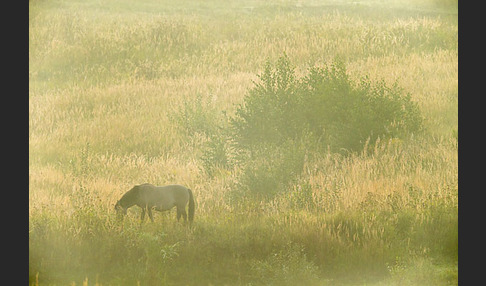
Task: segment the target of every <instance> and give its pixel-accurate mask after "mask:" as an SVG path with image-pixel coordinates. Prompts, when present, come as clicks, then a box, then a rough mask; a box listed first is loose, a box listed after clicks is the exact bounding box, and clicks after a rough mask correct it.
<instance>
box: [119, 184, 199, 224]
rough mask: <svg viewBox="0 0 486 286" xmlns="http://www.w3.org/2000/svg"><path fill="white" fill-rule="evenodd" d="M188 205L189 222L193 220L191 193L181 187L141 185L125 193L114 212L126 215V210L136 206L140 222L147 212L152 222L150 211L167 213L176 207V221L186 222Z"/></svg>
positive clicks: (192, 198)
mask: <svg viewBox="0 0 486 286" xmlns="http://www.w3.org/2000/svg"><path fill="white" fill-rule="evenodd" d="M187 204H189V207H188V213H189V222H192V221H193V220H194V197H193V195H192V191H191V190H190V189H188V188H186V187H184V186H181V185H168V186H154V185H152V184H142V185H137V186H134V187H133V188H132V189H131V190H129V191H128V192H126V193H125V194H124V195H123V196H122V197H121V199H120V200H118V201H117V202H116V204H115V210H116V211H117V212H118V213H119V214H123V215H126V214H127V209H128V208H130V207H132V206H134V205H137V206H139V207H140V208H142V214H141V217H140V219H141V222H140V224H142V223H143V220H144V218H145V212H148V215H149V217H150V220H151V221H152V222H153V221H154V218H153V216H152V209H154V210H156V211H160V212H162V211H167V210H170V209H172V208H173V207H177V221H179V219H180V218H181V216H182V217H183V218H184V221H187V216H188V215H187V213H186V205H187Z"/></svg>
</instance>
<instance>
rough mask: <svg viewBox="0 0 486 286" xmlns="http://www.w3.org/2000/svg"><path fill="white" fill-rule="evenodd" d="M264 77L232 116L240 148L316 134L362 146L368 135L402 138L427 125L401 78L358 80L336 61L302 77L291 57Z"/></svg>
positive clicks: (336, 146)
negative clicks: (397, 80) (400, 83)
mask: <svg viewBox="0 0 486 286" xmlns="http://www.w3.org/2000/svg"><path fill="white" fill-rule="evenodd" d="M259 78H260V82H259V83H255V86H254V88H253V89H251V90H250V91H249V94H248V95H247V96H246V97H245V100H244V103H243V104H242V105H240V106H239V107H238V109H237V113H236V116H235V117H234V118H233V119H232V125H233V128H234V131H235V134H234V136H235V140H236V142H237V144H238V146H239V147H240V148H243V149H248V150H250V151H251V150H252V149H253V148H254V147H255V146H259V145H262V144H267V143H274V144H281V143H282V142H285V141H287V140H289V139H292V140H295V139H298V138H302V137H304V136H306V134H308V133H309V134H311V135H312V136H313V140H314V141H316V142H319V144H320V145H321V147H324V150H325V149H327V148H328V147H329V148H330V149H331V150H332V151H335V152H339V151H342V150H346V151H359V150H361V149H362V148H363V146H364V144H365V143H366V141H367V139H368V138H370V139H371V142H370V143H371V144H372V143H373V142H374V141H375V140H376V139H377V138H378V137H382V138H383V137H401V136H404V135H406V134H408V133H411V132H416V131H419V130H420V129H421V126H422V119H421V116H420V112H419V109H418V106H417V105H416V104H415V103H414V102H413V101H411V97H410V94H404V91H403V89H402V88H400V87H399V86H398V85H397V84H396V83H395V84H393V85H392V86H391V87H389V86H387V85H386V83H385V82H384V81H380V82H378V83H375V84H374V83H371V82H370V80H369V79H368V78H366V77H365V78H364V79H362V80H361V81H360V82H359V83H358V84H356V83H354V82H353V81H352V80H351V79H350V78H349V76H348V74H347V71H346V67H345V65H344V63H342V62H341V61H339V60H336V61H335V62H334V63H332V64H330V65H329V66H326V67H324V68H319V67H313V68H311V69H310V70H309V73H308V75H307V76H304V77H303V78H300V79H299V78H296V76H295V72H294V69H293V68H292V66H291V64H290V63H289V60H288V58H287V56H285V55H284V56H283V57H281V58H280V59H279V60H278V62H277V64H276V67H275V68H273V67H272V66H271V65H270V64H268V63H267V65H266V67H265V70H264V72H263V73H262V74H261V75H260V76H259Z"/></svg>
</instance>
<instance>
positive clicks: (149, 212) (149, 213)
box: [147, 208, 154, 222]
mask: <svg viewBox="0 0 486 286" xmlns="http://www.w3.org/2000/svg"><path fill="white" fill-rule="evenodd" d="M147 211H148V215H149V218H150V220H151V221H152V222H154V217H153V215H152V208H148V209H147Z"/></svg>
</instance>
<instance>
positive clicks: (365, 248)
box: [29, 0, 458, 285]
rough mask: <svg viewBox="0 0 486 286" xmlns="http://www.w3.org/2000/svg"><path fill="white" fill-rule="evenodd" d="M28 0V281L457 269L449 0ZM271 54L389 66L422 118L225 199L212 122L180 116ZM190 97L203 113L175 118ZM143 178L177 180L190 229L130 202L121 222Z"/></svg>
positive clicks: (230, 104)
mask: <svg viewBox="0 0 486 286" xmlns="http://www.w3.org/2000/svg"><path fill="white" fill-rule="evenodd" d="M115 2H116V3H115ZM29 7H30V15H29V20H30V21H29V62H30V65H29V79H30V85H29V188H30V190H29V246H30V247H29V254H30V257H29V275H30V283H31V284H34V285H50V284H58V285H59V284H69V283H72V284H77V285H80V284H82V285H84V284H88V281H89V283H96V285H136V284H137V283H140V284H141V285H153V284H157V285H160V284H163V285H165V284H167V285H201V284H207V285H213V284H215V285H235V284H236V285H248V284H252V285H269V284H272V283H274V284H278V285H281V283H284V282H283V281H294V282H295V281H301V282H302V281H305V283H307V284H306V285H345V284H354V285H356V284H367V285H369V284H377V285H417V284H428V285H445V284H457V207H458V197H457V191H458V184H457V182H458V178H457V169H458V166H457V165H458V157H457V156H458V155H457V130H458V125H457V118H458V113H457V104H458V101H457V99H458V89H457V88H458V80H457V79H458V75H457V65H458V58H457V37H458V35H457V33H458V29H457V7H454V1H429V2H426V3H423V2H422V1H409V2H407V3H404V2H401V1H393V2H390V3H387V4H385V3H381V2H379V3H375V2H374V1H364V2H360V3H351V2H348V1H343V2H336V1H325V2H322V3H321V2H320V1H271V2H268V1H250V0H248V1H246V0H245V1H216V0H215V1H204V2H200V1H186V2H184V3H177V4H174V3H172V2H171V1H162V2H160V1H151V0H149V1H139V2H133V1H103V2H96V1H86V2H76V1H31V2H30V3H29ZM284 52H285V53H286V54H287V55H288V57H289V59H290V61H291V62H292V63H293V64H295V65H296V71H297V73H301V74H303V73H304V72H305V71H306V70H307V68H309V67H310V66H314V65H320V64H324V63H327V62H329V61H331V60H332V59H334V58H335V57H340V58H342V59H343V60H344V61H345V62H346V64H347V67H348V70H349V73H350V75H351V76H352V77H353V78H355V79H356V80H359V79H360V78H361V77H363V76H365V75H367V76H369V78H370V79H371V80H373V81H375V80H381V79H383V80H384V81H386V82H388V83H392V82H394V81H397V82H398V84H399V85H400V86H401V87H403V88H404V89H405V91H406V92H408V93H410V94H411V96H412V99H413V100H414V101H416V102H417V103H418V104H419V106H420V109H421V111H422V114H423V115H424V117H425V125H426V132H425V133H424V134H422V135H417V136H414V137H411V138H407V139H405V140H398V139H393V140H390V141H385V140H384V141H382V142H380V143H379V144H376V145H375V146H373V147H367V148H365V150H363V152H361V153H358V154H352V155H349V156H343V155H338V154H321V156H317V157H314V158H313V159H312V160H311V159H309V160H307V161H306V162H305V164H304V170H303V171H302V174H301V176H300V177H299V179H298V181H297V182H296V183H295V184H294V185H293V186H292V187H291V190H290V191H288V192H281V193H279V195H277V196H276V197H275V198H273V199H271V200H268V201H257V200H255V199H253V198H245V199H243V200H241V199H240V200H235V199H234V195H235V194H237V193H238V192H239V189H238V186H239V185H238V183H239V178H240V177H239V175H240V172H241V170H240V169H239V168H238V166H236V167H235V168H233V169H218V170H217V172H216V173H215V175H213V176H208V174H207V173H206V172H205V171H204V167H203V164H202V161H201V155H202V154H203V152H204V148H205V144H206V142H207V141H208V135H207V134H206V133H205V132H204V130H202V129H198V128H194V129H191V130H189V129H188V128H186V127H187V126H184V124H194V126H207V125H209V124H210V123H211V122H217V121H218V120H223V118H224V114H223V112H225V113H226V114H227V115H228V116H231V115H233V114H234V112H235V108H236V105H237V104H239V103H241V102H242V101H243V98H244V96H245V95H246V93H247V91H248V89H249V88H251V87H252V86H253V83H252V81H254V80H257V76H256V75H257V74H259V73H260V72H261V71H262V70H263V67H264V64H265V61H267V60H270V61H275V60H276V59H277V58H278V57H280V56H281V55H282V54H283V53H284ZM196 98H199V99H200V102H201V103H202V105H201V106H202V109H201V110H202V112H203V113H202V115H204V116H202V115H201V117H197V116H196V117H194V119H192V120H194V121H191V122H183V121H181V120H180V119H178V118H180V117H178V116H179V115H180V114H181V112H182V111H183V110H184V108H187V107H188V106H189V107H192V106H191V105H190V104H191V102H196V101H195V99H196ZM198 120H199V121H198ZM144 182H150V183H154V184H158V185H163V184H169V183H180V184H184V185H187V186H190V188H191V189H192V190H193V191H194V194H195V197H196V199H197V209H196V217H195V225H194V227H193V228H192V229H188V228H185V227H183V226H181V225H179V224H175V223H174V222H173V221H174V220H175V214H174V213H170V214H156V215H155V219H156V222H155V223H154V224H150V223H146V224H145V225H144V227H143V229H141V230H140V229H139V225H138V224H139V223H138V219H139V216H138V210H135V209H130V211H129V214H128V218H127V219H126V221H125V226H124V229H123V231H121V230H120V225H119V224H117V222H116V220H115V216H114V214H113V204H114V202H115V201H116V200H117V199H118V198H119V197H120V196H121V195H122V194H123V193H124V192H125V191H127V190H128V189H129V188H130V187H131V186H133V185H135V184H140V183H144ZM93 246H95V247H93ZM161 269H162V270H161ZM349 273H354V274H353V275H349ZM289 283H290V282H289Z"/></svg>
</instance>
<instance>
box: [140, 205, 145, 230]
mask: <svg viewBox="0 0 486 286" xmlns="http://www.w3.org/2000/svg"><path fill="white" fill-rule="evenodd" d="M144 219H145V208H142V213H141V214H140V227H142V224H143V220H144Z"/></svg>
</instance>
